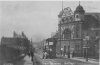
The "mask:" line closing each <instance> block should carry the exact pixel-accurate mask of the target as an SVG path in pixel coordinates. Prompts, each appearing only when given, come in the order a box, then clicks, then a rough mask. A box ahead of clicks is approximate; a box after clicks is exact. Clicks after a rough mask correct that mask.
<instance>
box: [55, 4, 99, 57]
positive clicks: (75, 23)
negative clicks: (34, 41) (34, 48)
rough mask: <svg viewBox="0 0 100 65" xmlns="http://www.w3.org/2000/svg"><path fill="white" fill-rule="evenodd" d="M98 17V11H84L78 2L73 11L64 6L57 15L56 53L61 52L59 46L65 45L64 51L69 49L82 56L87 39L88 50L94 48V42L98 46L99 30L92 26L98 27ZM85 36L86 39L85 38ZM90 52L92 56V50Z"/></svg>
mask: <svg viewBox="0 0 100 65" xmlns="http://www.w3.org/2000/svg"><path fill="white" fill-rule="evenodd" d="M99 18H100V13H91V12H86V11H85V10H84V8H83V7H82V6H81V5H80V4H79V5H78V6H77V7H76V10H75V11H74V12H73V11H72V10H71V8H70V7H67V8H64V9H63V10H62V11H61V12H60V13H59V15H58V19H59V24H58V32H57V38H58V44H57V47H58V48H57V49H56V50H57V53H58V54H59V53H61V48H64V47H65V48H66V53H68V51H69V50H70V53H73V52H74V54H76V56H83V55H84V54H85V51H84V50H85V49H84V47H86V46H87V41H88V47H89V49H88V51H91V49H94V47H93V46H94V45H95V44H96V45H97V46H98V44H99V42H98V41H96V40H97V39H96V37H97V36H99V35H100V31H96V30H92V28H100V19H99ZM87 36H88V39H86V37H87ZM85 39H86V40H85ZM95 50H97V49H95ZM91 53H92V54H91V56H92V55H93V53H94V52H93V51H91Z"/></svg>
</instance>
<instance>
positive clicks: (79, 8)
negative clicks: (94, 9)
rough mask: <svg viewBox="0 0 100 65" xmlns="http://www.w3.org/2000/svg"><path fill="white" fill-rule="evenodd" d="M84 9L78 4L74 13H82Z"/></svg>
mask: <svg viewBox="0 0 100 65" xmlns="http://www.w3.org/2000/svg"><path fill="white" fill-rule="evenodd" d="M84 12H85V11H84V9H83V7H82V6H81V5H80V4H79V6H77V7H76V10H75V12H74V13H84Z"/></svg>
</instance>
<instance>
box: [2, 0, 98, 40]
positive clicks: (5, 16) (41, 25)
mask: <svg viewBox="0 0 100 65" xmlns="http://www.w3.org/2000/svg"><path fill="white" fill-rule="evenodd" d="M81 5H82V6H83V7H84V9H85V10H86V12H100V7H99V6H100V2H98V1H97V2H94V1H93V2H90V1H88V2H81ZM77 6H78V1H72V2H70V1H66V2H65V1H64V6H63V7H64V8H65V7H70V8H71V9H72V10H73V11H74V10H75V8H76V7H77ZM61 7H62V2H61V1H22V2H21V1H19V2H15V1H14V2H13V1H9V2H7V1H5V2H0V34H1V35H0V38H1V37H2V36H7V37H11V36H12V35H13V31H16V32H17V33H19V34H20V33H21V31H24V33H25V34H26V36H27V37H28V38H29V39H30V38H31V37H32V38H33V40H37V39H41V38H48V37H50V36H51V33H52V32H56V30H58V17H57V16H58V14H59V12H60V11H61Z"/></svg>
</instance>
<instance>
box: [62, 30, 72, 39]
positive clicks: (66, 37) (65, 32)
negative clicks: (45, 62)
mask: <svg viewBox="0 0 100 65" xmlns="http://www.w3.org/2000/svg"><path fill="white" fill-rule="evenodd" d="M63 36H64V39H70V38H71V30H70V29H68V28H67V29H65V30H64V31H63Z"/></svg>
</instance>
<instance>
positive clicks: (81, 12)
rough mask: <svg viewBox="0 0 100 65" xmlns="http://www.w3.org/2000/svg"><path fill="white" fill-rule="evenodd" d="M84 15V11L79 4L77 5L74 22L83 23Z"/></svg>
mask: <svg viewBox="0 0 100 65" xmlns="http://www.w3.org/2000/svg"><path fill="white" fill-rule="evenodd" d="M84 13H85V10H84V9H83V7H82V6H81V5H80V3H79V5H78V6H77V7H76V10H75V11H74V18H75V19H74V20H75V21H84Z"/></svg>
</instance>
